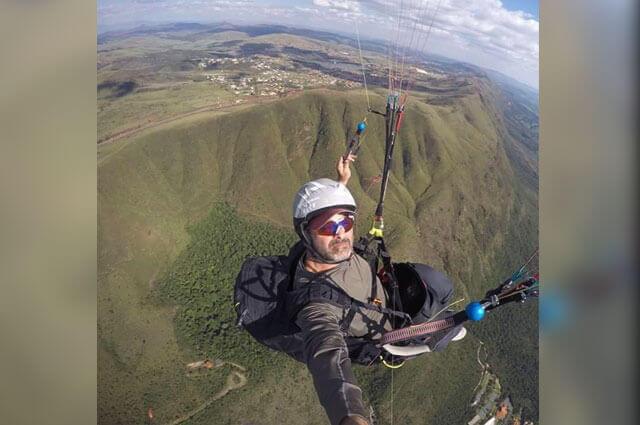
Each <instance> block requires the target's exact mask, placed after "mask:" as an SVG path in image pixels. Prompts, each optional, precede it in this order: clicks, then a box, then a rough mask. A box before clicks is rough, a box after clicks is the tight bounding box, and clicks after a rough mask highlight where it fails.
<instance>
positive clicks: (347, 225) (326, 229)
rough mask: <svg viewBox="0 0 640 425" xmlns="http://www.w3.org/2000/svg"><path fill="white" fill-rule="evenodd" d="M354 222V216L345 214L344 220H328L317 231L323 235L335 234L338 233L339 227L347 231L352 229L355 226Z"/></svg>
mask: <svg viewBox="0 0 640 425" xmlns="http://www.w3.org/2000/svg"><path fill="white" fill-rule="evenodd" d="M353 223H354V219H353V216H351V215H348V216H343V218H342V220H340V221H331V220H330V221H327V222H326V223H324V224H323V225H322V226H320V227H319V228H318V229H317V230H316V233H317V234H318V235H322V236H333V235H335V234H337V233H338V229H340V228H341V227H342V228H343V229H344V231H345V233H346V232H348V231H349V230H351V228H353Z"/></svg>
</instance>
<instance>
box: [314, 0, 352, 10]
mask: <svg viewBox="0 0 640 425" xmlns="http://www.w3.org/2000/svg"><path fill="white" fill-rule="evenodd" d="M313 4H314V5H316V6H319V7H328V8H331V9H337V10H349V11H352V12H358V11H360V5H359V4H358V2H357V1H353V0H342V1H341V0H313Z"/></svg>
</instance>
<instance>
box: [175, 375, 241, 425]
mask: <svg viewBox="0 0 640 425" xmlns="http://www.w3.org/2000/svg"><path fill="white" fill-rule="evenodd" d="M223 364H225V363H224V362H223V363H221V364H220V366H222V365H223ZM226 364H229V365H231V366H233V367H235V368H236V369H238V370H233V371H231V373H230V374H229V376H227V382H226V384H225V386H224V387H223V388H222V389H221V390H220V391H218V392H217V393H216V394H215V395H213V396H212V397H211V398H210V399H208V400H206V401H205V402H204V403H202V404H201V405H200V406H198V407H196V408H195V409H193V410H192V411H190V412H187V413H185V414H184V415H182V416H180V417H179V418H177V419H175V420H173V421H171V422H168V423H167V424H166V425H178V424H180V423H182V422H184V421H186V420H187V419H191V418H192V417H194V416H195V415H197V414H198V413H200V412H202V411H203V410H204V409H206V408H207V407H209V406H210V405H211V403H213V402H214V401H216V400H219V399H221V398H222V397H224V396H226V395H227V394H229V392H231V391H233V390H237V389H239V388H242V387H244V386H245V385H246V384H247V377H246V376H245V374H244V373H243V372H246V369H245V368H244V367H242V366H240V365H239V364H236V363H232V362H226Z"/></svg>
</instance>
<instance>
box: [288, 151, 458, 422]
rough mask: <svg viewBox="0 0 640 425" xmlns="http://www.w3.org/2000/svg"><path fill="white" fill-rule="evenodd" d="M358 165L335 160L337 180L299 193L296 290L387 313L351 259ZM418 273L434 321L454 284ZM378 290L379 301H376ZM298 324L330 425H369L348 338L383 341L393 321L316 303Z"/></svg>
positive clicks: (365, 268)
mask: <svg viewBox="0 0 640 425" xmlns="http://www.w3.org/2000/svg"><path fill="white" fill-rule="evenodd" d="M354 159H355V157H354V156H349V157H348V158H346V159H343V158H340V159H339V160H338V163H337V165H336V170H337V172H338V181H333V180H330V179H326V178H325V179H318V180H314V181H311V182H308V183H306V184H304V185H303V186H302V187H301V188H300V190H299V191H298V192H297V193H296V196H295V199H294V202H293V224H294V227H295V230H296V233H297V234H298V236H300V239H301V240H302V242H303V244H304V248H305V252H304V254H303V255H302V256H301V257H300V260H299V261H298V264H297V266H296V269H295V275H294V278H293V284H292V285H293V288H292V289H293V290H294V291H296V290H302V291H303V292H304V290H305V288H306V289H311V288H310V287H309V286H308V285H318V286H316V288H320V287H321V286H322V285H333V286H336V287H338V288H341V289H342V290H343V291H344V292H346V293H347V294H348V295H349V296H350V297H351V298H353V299H355V300H358V301H362V302H364V303H366V304H369V305H371V304H376V305H378V306H379V307H381V308H386V307H388V306H387V305H386V299H385V296H384V290H383V287H382V284H381V283H380V280H379V279H378V277H377V276H374V275H373V273H372V270H371V266H370V265H369V263H367V261H366V260H365V259H364V258H362V257H360V256H359V255H358V254H356V253H354V252H353V239H354V224H355V214H356V203H355V200H354V199H353V196H352V195H351V193H350V192H349V190H348V189H347V187H346V184H347V182H348V181H349V178H350V177H351V170H350V168H349V164H350V163H351V162H353V160H354ZM417 266H419V267H418V268H417V269H416V270H418V273H419V274H420V278H419V279H420V281H421V282H426V283H427V286H428V288H425V289H426V292H427V293H426V294H425V295H424V297H423V298H421V299H420V300H419V302H420V305H418V307H419V310H420V313H421V314H423V315H426V318H429V317H431V316H432V315H433V314H436V311H442V307H443V306H445V305H446V304H447V303H448V302H449V300H450V298H451V297H452V295H453V285H452V283H451V281H450V280H449V279H448V278H446V276H444V275H443V274H442V273H440V272H437V271H435V270H433V269H431V268H430V267H428V266H426V265H417ZM374 283H375V285H376V291H375V293H376V294H379V295H378V296H375V298H372V297H374V295H373V294H374V293H373V292H372V285H373V284H374ZM423 284H424V283H423ZM401 296H402V294H401ZM295 323H296V325H297V326H298V327H299V328H300V330H301V333H302V339H303V353H302V357H303V359H302V360H303V361H304V362H305V363H306V364H307V367H308V368H309V371H310V373H311V375H312V377H313V383H314V386H315V388H316V392H317V394H318V398H319V399H320V403H321V404H322V406H323V407H324V409H325V411H326V412H327V416H328V417H329V420H330V421H331V424H332V425H367V424H368V423H369V422H368V421H367V419H366V417H367V416H368V415H367V411H366V410H365V408H364V403H363V401H362V391H361V390H360V388H359V387H358V384H357V382H356V379H355V377H354V376H353V373H352V371H351V360H350V358H349V347H348V346H347V339H349V340H351V341H353V340H357V339H358V338H360V337H364V336H366V337H368V338H369V340H371V339H373V340H375V339H378V338H380V337H381V336H382V332H384V331H388V330H391V329H392V327H391V323H390V321H389V318H388V317H385V316H384V315H383V314H382V313H381V312H380V311H379V310H378V309H377V308H376V309H353V310H352V309H347V308H346V306H344V305H341V306H338V305H336V304H333V303H331V302H329V301H318V302H313V301H312V302H310V303H308V304H306V305H305V306H304V307H303V308H302V309H301V310H300V311H299V312H298V314H297V316H296V321H295ZM457 331H458V330H456V332H457ZM459 331H460V332H459V333H458V334H457V335H456V336H454V337H453V339H451V340H452V341H456V340H459V339H461V338H463V337H464V335H465V333H466V331H465V330H464V328H461V329H459ZM347 337H348V338H347ZM351 348H353V346H351Z"/></svg>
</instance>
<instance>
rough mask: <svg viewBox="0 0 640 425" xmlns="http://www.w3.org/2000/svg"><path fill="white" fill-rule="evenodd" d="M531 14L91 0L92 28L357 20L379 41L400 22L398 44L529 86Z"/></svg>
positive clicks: (255, 0) (465, 3) (534, 7)
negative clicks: (94, 25) (94, 19)
mask: <svg viewBox="0 0 640 425" xmlns="http://www.w3.org/2000/svg"><path fill="white" fill-rule="evenodd" d="M400 5H402V10H401V8H400ZM399 12H401V13H399ZM538 16H539V11H538V1H537V0H535V1H532V0H502V1H501V0H98V28H99V31H100V30H105V29H108V28H115V27H118V26H124V25H136V24H140V23H153V22H202V23H207V22H216V21H222V20H224V21H228V22H232V23H239V24H254V23H277V24H284V25H289V26H299V27H305V28H317V29H322V30H328V31H339V32H342V33H347V34H349V33H352V34H353V35H355V23H356V22H357V23H358V27H359V29H360V33H361V34H362V35H363V36H364V37H372V38H378V39H380V38H382V39H384V38H391V37H396V36H398V31H397V28H398V25H397V23H398V22H401V27H402V28H403V30H401V31H400V34H399V38H400V42H404V43H405V44H411V43H412V42H413V43H414V44H415V43H416V40H421V41H422V44H421V45H420V48H419V50H423V51H425V52H427V53H436V54H440V55H443V56H447V57H450V58H452V59H458V60H461V61H465V62H469V63H472V64H475V65H479V66H482V67H486V68H490V69H494V70H497V71H500V72H502V73H504V74H506V75H509V76H511V77H512V78H515V79H516V80H519V81H521V82H524V83H526V84H528V85H530V86H532V87H535V88H538V72H539V65H538V60H539V42H538V35H539V22H538V21H539V19H538ZM414 28H415V32H414V31H413V29H414ZM416 34H417V35H416ZM414 36H415V37H414ZM417 37H422V38H417Z"/></svg>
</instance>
